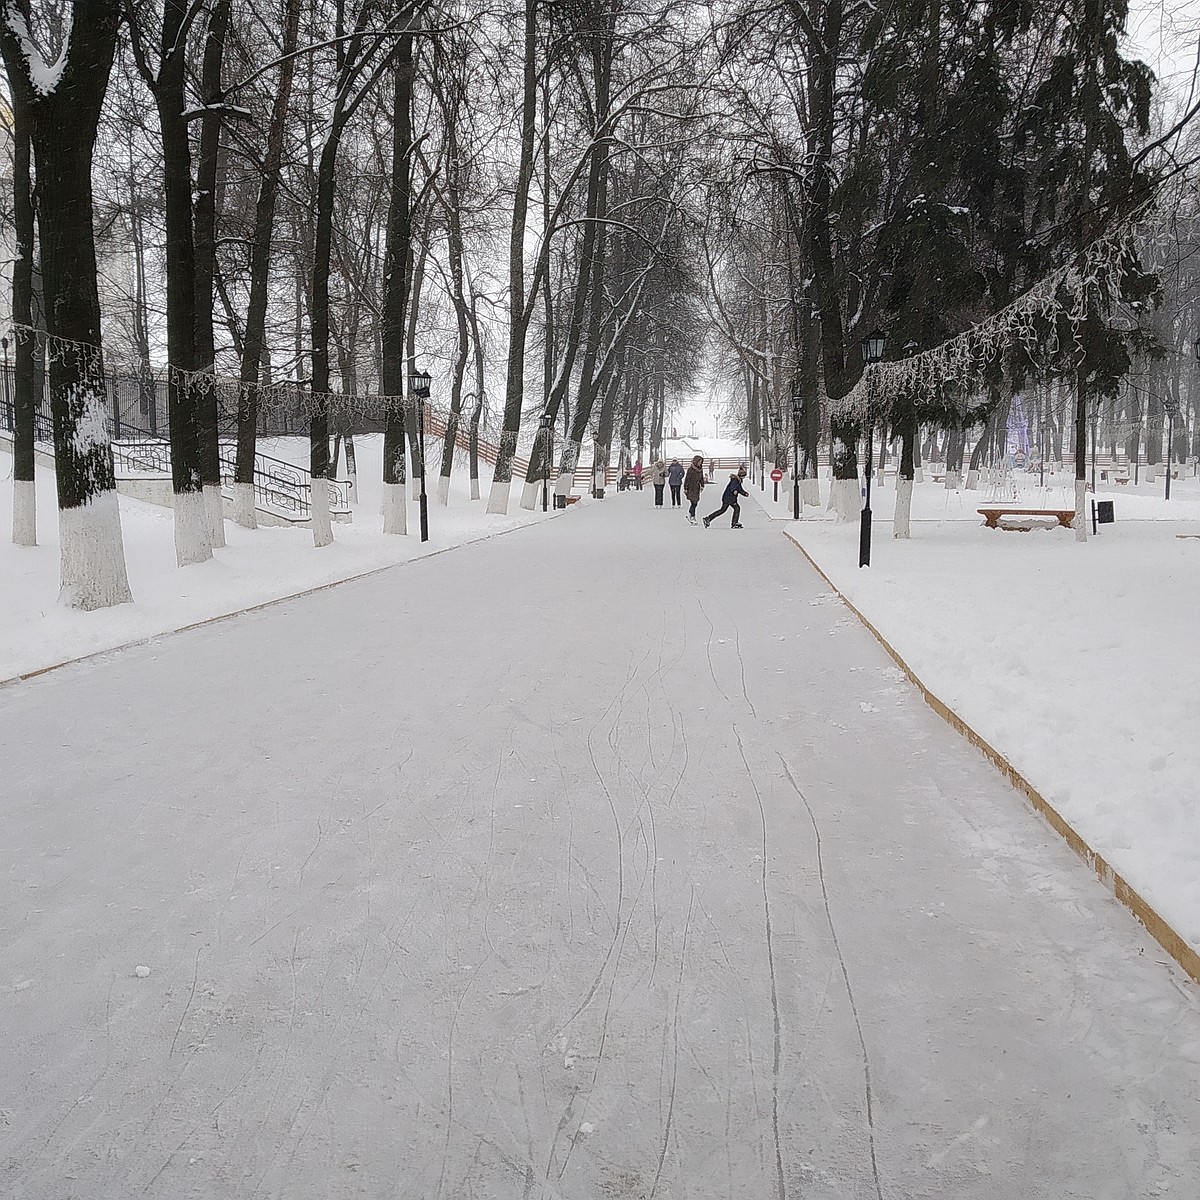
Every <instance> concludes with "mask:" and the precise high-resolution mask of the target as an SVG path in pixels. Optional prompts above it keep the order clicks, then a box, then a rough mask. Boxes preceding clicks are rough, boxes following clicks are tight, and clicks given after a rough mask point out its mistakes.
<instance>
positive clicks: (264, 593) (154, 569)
mask: <svg viewBox="0 0 1200 1200" xmlns="http://www.w3.org/2000/svg"><path fill="white" fill-rule="evenodd" d="M357 443H358V459H359V505H358V508H357V509H356V510H355V514H354V523H353V524H352V525H336V526H335V527H334V533H335V537H336V541H335V544H334V545H333V546H328V547H325V548H324V549H321V550H316V549H314V548H313V544H312V532H311V530H309V529H307V528H297V529H280V528H265V527H264V528H261V529H258V530H256V531H253V532H250V531H247V530H243V529H240V528H239V527H238V526H237V525H235V524H234V523H233V522H232V521H226V522H225V536H226V539H227V540H228V542H229V545H228V546H227V547H226V548H225V549H223V550H218V551H217V553H216V557H215V558H214V559H213V560H212V561H211V562H207V563H202V564H199V565H197V566H191V567H186V568H184V569H182V570H180V569H179V568H178V567H177V566H176V565H175V542H174V523H173V521H174V519H173V515H172V513H171V511H170V510H169V509H166V508H162V507H159V506H157V505H153V504H143V503H142V502H140V501H138V500H131V499H129V498H128V497H125V496H122V497H121V523H122V528H123V531H124V537H125V555H126V561H127V564H128V568H129V580H130V585H131V586H132V588H133V596H134V603H133V604H132V605H123V606H121V607H119V608H112V609H107V610H104V611H102V612H95V613H79V612H74V611H71V610H69V609H66V608H64V607H63V606H61V605H59V604H58V603H57V598H58V588H59V577H58V515H57V509H56V501H55V497H54V477H53V474H52V472H51V471H50V470H48V469H45V468H43V467H42V465H41V464H40V463H39V464H38V468H37V470H38V498H37V503H38V538H39V541H40V543H41V544H40V545H39V546H37V547H36V548H32V549H30V548H26V547H19V546H13V545H12V544H11V542H10V540H9V538H8V531H9V529H10V528H11V526H12V484H11V480H12V457H11V455H9V454H8V453H7V452H4V451H0V531H3V537H2V538H0V680H4V679H9V678H12V677H13V676H15V675H22V674H25V673H26V672H29V671H36V670H38V669H40V668H43V667H47V666H52V665H55V664H57V663H60V662H62V661H64V660H66V659H72V658H78V657H80V656H82V655H85V654H92V653H95V652H97V651H100V650H106V649H111V648H112V647H114V646H120V645H124V644H126V643H128V642H131V641H137V640H139V639H141V638H146V637H152V636H154V635H156V634H160V633H166V632H169V631H171V630H174V629H180V628H182V627H183V626H186V625H190V624H193V623H195V622H197V621H203V620H207V619H209V618H212V617H217V616H221V615H223V614H225V613H230V612H237V611H239V610H240V609H243V608H245V607H247V606H249V605H253V604H261V603H264V602H266V601H269V600H275V599H278V598H279V597H281V596H289V595H294V594H295V593H297V592H301V591H304V590H306V589H309V588H313V587H319V586H321V585H322V584H326V583H331V582H334V581H336V580H340V579H347V578H349V577H351V576H354V575H361V574H363V573H365V572H368V571H373V570H377V569H379V568H381V567H385V566H390V565H392V564H394V563H398V562H406V561H408V560H409V559H412V558H416V557H418V556H421V555H425V554H431V553H436V552H437V551H439V550H444V549H446V548H447V547H448V546H455V545H459V544H461V543H462V542H464V541H469V540H471V539H473V538H477V537H483V536H488V535H490V534H494V533H503V532H506V531H507V530H510V529H514V528H516V527H517V526H519V525H523V524H527V523H529V522H530V521H533V520H542V519H544V518H543V517H542V514H541V512H540V511H539V512H537V513H536V514H534V513H530V512H526V511H524V510H522V509H521V508H520V507H519V506H518V500H519V497H520V487H519V486H514V488H513V502H512V504H511V505H510V507H509V515H508V516H507V517H495V516H491V517H489V516H487V515H486V514H485V513H484V511H483V510H484V504H485V501H483V500H480V501H471V500H470V499H469V498H468V497H469V494H470V493H469V480H468V479H467V477H466V467H465V464H460V465H459V466H457V467H456V469H455V474H454V477H453V484H452V489H451V495H450V504H449V506H447V507H442V506H440V505H439V504H438V502H437V499H436V491H437V480H436V479H433V478H431V479H429V480H428V489H429V490H430V491H431V492H432V493H434V495H433V496H431V497H430V500H429V513H430V518H429V525H430V540H429V541H428V542H427V543H425V544H424V545H422V544H421V542H420V538H419V526H418V518H417V506H416V503H415V502H413V503H411V504H410V505H409V516H408V522H409V535H408V536H407V537H385V536H384V535H383V533H382V519H381V517H380V516H379V511H380V510H379V499H380V491H381V487H380V480H381V477H382V462H383V458H382V454H383V448H382V441H381V439H380V438H378V437H367V438H360V439H357ZM264 449H266V450H267V451H268V452H270V453H271V454H273V455H276V456H277V457H280V458H284V459H287V460H288V461H294V462H300V463H304V464H307V461H308V451H307V442H305V441H303V439H299V438H276V439H272V440H270V441H269V442H266V443H264ZM435 457H436V456H435ZM488 472H489V473H488V478H487V479H486V480H483V481H482V483H483V487H482V492H483V495H484V496H485V497H486V496H487V488H488V484H490V481H491V475H490V468H488ZM342 476H343V477H344V472H343V473H342Z"/></svg>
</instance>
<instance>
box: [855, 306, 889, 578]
mask: <svg viewBox="0 0 1200 1200" xmlns="http://www.w3.org/2000/svg"><path fill="white" fill-rule="evenodd" d="M883 344H884V337H883V334H882V333H881V332H880V331H879V330H878V329H877V330H875V332H874V333H872V334H871V335H870V336H869V337H865V338H863V343H862V354H863V362H864V363H866V364H867V366H869V367H871V366H874V365H875V364H876V363H878V362H880V361H881V360H882V358H883ZM874 449H875V437H874V431H873V430H872V428H871V420H870V417H869V416H868V418H867V494H866V503H865V504H864V505H863V510H862V515H861V516H860V517H859V526H858V565H859V566H860V567H869V566H870V565H871V476H872V475H873V474H874V473H875V463H874V461H873V457H874Z"/></svg>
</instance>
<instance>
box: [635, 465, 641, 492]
mask: <svg viewBox="0 0 1200 1200" xmlns="http://www.w3.org/2000/svg"><path fill="white" fill-rule="evenodd" d="M633 486H634V487H635V488H637V490H638V491H639V492H640V491H641V490H642V460H641V459H640V458H639V459H638V460H637V462H635V463H634V464H633Z"/></svg>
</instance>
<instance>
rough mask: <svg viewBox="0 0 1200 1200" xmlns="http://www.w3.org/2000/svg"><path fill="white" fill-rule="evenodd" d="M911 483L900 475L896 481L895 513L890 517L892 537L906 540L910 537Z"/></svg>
mask: <svg viewBox="0 0 1200 1200" xmlns="http://www.w3.org/2000/svg"><path fill="white" fill-rule="evenodd" d="M912 493H913V481H912V480H911V479H905V478H904V476H903V475H901V476H900V477H899V478H898V479H897V480H896V512H895V515H894V516H893V517H892V537H894V538H900V539H901V540H907V539H908V538H909V537H910V536H911V521H912Z"/></svg>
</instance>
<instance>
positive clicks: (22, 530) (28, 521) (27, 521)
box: [12, 479, 37, 546]
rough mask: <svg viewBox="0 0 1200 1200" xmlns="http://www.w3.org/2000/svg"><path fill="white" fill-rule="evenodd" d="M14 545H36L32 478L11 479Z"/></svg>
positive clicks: (35, 493) (35, 486)
mask: <svg viewBox="0 0 1200 1200" xmlns="http://www.w3.org/2000/svg"><path fill="white" fill-rule="evenodd" d="M12 540H13V545H14V546H36V545H37V484H36V483H34V481H33V480H32V479H15V480H13V522H12Z"/></svg>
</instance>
